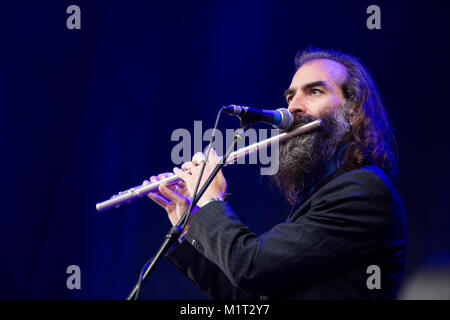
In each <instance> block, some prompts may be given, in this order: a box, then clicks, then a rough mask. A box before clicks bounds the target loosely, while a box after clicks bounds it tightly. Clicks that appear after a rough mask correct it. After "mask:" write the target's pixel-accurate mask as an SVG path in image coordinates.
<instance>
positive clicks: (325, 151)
mask: <svg viewBox="0 0 450 320" xmlns="http://www.w3.org/2000/svg"><path fill="white" fill-rule="evenodd" d="M347 109H348V108H346V105H345V104H343V105H342V106H341V107H340V108H338V111H336V112H332V113H326V114H324V115H321V117H320V118H321V119H322V121H323V127H322V128H320V129H318V130H314V131H312V132H309V133H306V134H303V135H299V136H297V137H294V138H292V139H290V140H287V141H285V142H283V143H281V144H280V147H279V167H278V172H277V173H276V174H274V175H273V176H272V179H273V182H275V185H276V186H277V187H278V188H279V189H281V191H282V192H283V193H284V194H285V196H286V199H287V200H288V202H289V203H290V204H291V205H294V204H295V203H296V202H298V201H303V200H304V198H305V197H306V196H308V194H309V192H310V190H311V188H312V187H313V186H315V185H316V184H317V183H318V182H319V181H320V180H321V179H322V178H323V177H324V175H325V174H326V172H327V168H326V161H327V160H329V159H332V157H333V156H334V154H335V153H336V151H337V150H338V149H339V148H340V146H341V145H343V143H344V138H345V135H346V133H347V132H348V131H349V128H350V126H349V123H348V121H347V117H346V114H347ZM314 120H316V119H315V118H314V117H312V116H309V115H300V114H297V115H295V116H294V125H295V126H296V125H302V124H306V123H309V122H311V121H314Z"/></svg>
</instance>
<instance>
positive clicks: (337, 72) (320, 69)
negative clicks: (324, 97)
mask: <svg viewBox="0 0 450 320" xmlns="http://www.w3.org/2000/svg"><path fill="white" fill-rule="evenodd" d="M346 76H347V69H346V68H345V67H344V66H343V65H342V64H340V63H339V62H336V61H333V60H329V59H317V60H312V61H308V62H307V63H305V64H304V65H302V66H301V67H300V68H299V69H298V70H297V72H296V73H295V75H294V77H293V78H292V84H294V82H295V83H296V84H298V85H300V86H301V85H303V84H306V83H309V82H314V81H325V82H327V83H329V84H331V85H332V84H334V83H335V84H336V85H338V86H339V85H340V84H342V83H343V82H344V80H345V78H346Z"/></svg>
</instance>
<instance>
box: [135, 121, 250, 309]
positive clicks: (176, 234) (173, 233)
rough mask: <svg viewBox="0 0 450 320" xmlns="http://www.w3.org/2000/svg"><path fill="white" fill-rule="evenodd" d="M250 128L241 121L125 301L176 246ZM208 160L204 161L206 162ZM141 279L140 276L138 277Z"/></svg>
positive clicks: (248, 124)
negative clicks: (204, 197)
mask: <svg viewBox="0 0 450 320" xmlns="http://www.w3.org/2000/svg"><path fill="white" fill-rule="evenodd" d="M251 126H252V123H245V122H244V121H243V120H242V119H241V128H240V129H238V130H236V132H235V133H234V136H233V143H232V144H231V145H230V146H229V147H228V150H227V151H226V152H225V154H224V155H223V157H222V159H221V160H220V162H219V163H218V164H217V166H216V167H215V168H214V170H213V172H212V173H211V174H210V176H209V177H208V179H207V180H206V182H205V184H204V185H203V186H202V188H201V189H200V191H199V193H198V195H197V196H196V197H195V199H192V203H191V205H190V206H189V208H188V209H187V210H186V211H185V212H184V214H183V216H182V217H181V218H180V220H179V222H178V224H177V225H175V226H173V227H172V228H171V229H170V230H169V232H168V233H167V234H166V236H165V240H164V242H163V244H162V245H161V247H160V248H159V250H158V252H157V253H156V255H155V256H154V258H153V259H152V260H151V262H150V265H149V266H148V267H147V268H146V269H145V272H144V274H143V275H142V279H139V281H138V283H137V284H136V285H135V286H134V288H133V290H132V291H131V292H130V294H129V295H128V297H127V300H136V299H137V293H138V292H139V289H140V287H141V286H142V285H143V284H144V282H145V281H146V280H147V278H148V276H149V275H150V274H151V273H152V271H153V270H154V269H155V268H156V266H157V265H158V263H159V261H160V260H161V258H162V257H164V255H165V254H166V252H167V251H168V250H169V249H170V248H171V247H172V246H173V245H175V244H178V239H179V238H180V235H181V233H182V232H183V229H184V227H185V226H186V224H187V221H188V220H189V219H188V217H189V216H190V214H191V211H192V208H194V207H195V205H196V204H197V202H198V200H200V198H201V197H202V195H203V193H205V191H206V189H207V188H208V186H209V185H210V184H211V182H212V181H213V179H214V178H215V176H216V175H217V173H218V172H219V171H220V169H222V167H223V166H224V165H225V163H226V159H228V157H229V155H230V154H231V152H233V150H234V146H235V145H236V143H237V142H238V141H240V140H242V139H244V138H245V131H246V130H247V129H248V128H250V127H251ZM207 160H208V159H206V161H207ZM139 277H141V275H139Z"/></svg>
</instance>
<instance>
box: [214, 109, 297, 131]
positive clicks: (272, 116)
mask: <svg viewBox="0 0 450 320" xmlns="http://www.w3.org/2000/svg"><path fill="white" fill-rule="evenodd" d="M223 108H224V109H223V111H225V112H226V113H228V114H230V115H235V116H238V117H239V118H241V119H242V120H243V121H246V122H250V123H254V122H265V123H268V124H270V125H272V126H274V127H275V128H277V129H280V130H289V129H290V128H291V127H292V124H293V123H294V117H293V116H292V113H290V112H289V110H288V109H286V108H279V109H277V110H266V109H257V108H251V107H241V106H236V105H230V106H226V107H223Z"/></svg>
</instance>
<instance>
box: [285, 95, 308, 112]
mask: <svg viewBox="0 0 450 320" xmlns="http://www.w3.org/2000/svg"><path fill="white" fill-rule="evenodd" d="M288 110H289V111H290V112H291V113H292V114H296V113H300V114H305V113H306V107H305V105H304V103H303V99H302V98H301V97H300V96H295V97H294V98H293V99H292V101H291V102H290V103H289V106H288Z"/></svg>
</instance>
